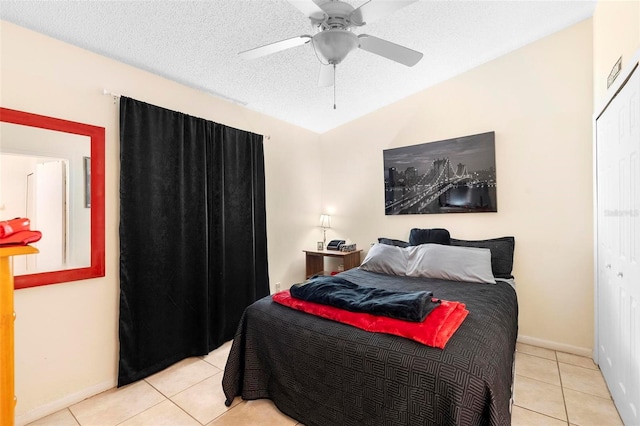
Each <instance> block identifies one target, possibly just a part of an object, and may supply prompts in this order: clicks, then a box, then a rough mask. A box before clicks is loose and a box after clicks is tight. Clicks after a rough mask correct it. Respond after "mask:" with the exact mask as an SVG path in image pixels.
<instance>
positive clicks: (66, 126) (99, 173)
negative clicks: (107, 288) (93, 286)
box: [0, 107, 105, 290]
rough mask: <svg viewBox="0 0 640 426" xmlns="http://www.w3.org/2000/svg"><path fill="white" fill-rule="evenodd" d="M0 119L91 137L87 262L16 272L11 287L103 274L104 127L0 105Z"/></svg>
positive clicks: (30, 285)
mask: <svg viewBox="0 0 640 426" xmlns="http://www.w3.org/2000/svg"><path fill="white" fill-rule="evenodd" d="M0 121H2V122H5V123H13V124H21V125H23V126H31V127H38V128H41V129H48V130H55V131H58V132H64V133H72V134H75V135H82V136H88V137H89V138H90V139H91V266H89V267H86V268H75V269H63V270H59V271H52V272H41V273H37V274H27V275H18V276H16V277H15V279H14V284H15V289H16V290H18V289H21V288H28V287H37V286H41V285H48V284H57V283H63V282H68V281H77V280H86V279H88V278H97V277H104V275H105V240H104V195H105V191H104V165H105V159H104V144H105V137H104V134H105V131H104V127H98V126H92V125H90V124H83V123H76V122H74V121H67V120H62V119H59V118H53V117H46V116H44V115H37V114H31V113H28V112H23V111H17V110H13V109H9V108H1V107H0Z"/></svg>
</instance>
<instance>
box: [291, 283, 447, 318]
mask: <svg viewBox="0 0 640 426" xmlns="http://www.w3.org/2000/svg"><path fill="white" fill-rule="evenodd" d="M290 292H291V296H292V297H295V298H298V299H302V300H306V301H308V302H315V303H321V304H323V305H330V306H334V307H337V308H341V309H346V310H348V311H351V312H365V313H368V314H372V315H382V316H386V317H390V318H396V319H400V320H404V321H414V322H421V321H424V319H425V317H426V316H427V315H428V314H429V312H431V311H432V310H433V309H434V308H435V307H436V306H438V305H439V304H440V301H439V300H437V301H435V302H434V301H432V300H431V299H432V297H433V293H432V292H430V291H426V290H425V291H393V290H387V289H382V288H374V287H365V286H361V285H358V284H355V283H352V282H351V281H347V280H345V279H344V278H340V277H335V276H334V277H320V276H318V277H313V278H312V279H311V280H310V281H309V282H307V283H302V284H294V285H293V286H291V290H290Z"/></svg>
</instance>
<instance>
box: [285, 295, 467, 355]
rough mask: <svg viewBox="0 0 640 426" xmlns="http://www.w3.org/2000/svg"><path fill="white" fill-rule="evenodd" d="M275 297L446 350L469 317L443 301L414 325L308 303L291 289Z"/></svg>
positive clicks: (460, 307) (324, 315)
mask: <svg viewBox="0 0 640 426" xmlns="http://www.w3.org/2000/svg"><path fill="white" fill-rule="evenodd" d="M272 298H273V301H274V302H277V303H280V304H281V305H284V306H288V307H290V308H293V309H297V310H299V311H303V312H306V313H309V314H313V315H317V316H319V317H322V318H327V319H330V320H333V321H338V322H342V323H344V324H349V325H352V326H354V327H358V328H361V329H363V330H367V331H373V332H377V333H386V334H393V335H395V336H401V337H406V338H407V339H411V340H415V341H416V342H420V343H422V344H425V345H427V346H433V347H436V348H440V349H444V346H445V345H446V344H447V342H448V341H449V338H450V337H451V336H452V335H453V333H455V331H456V330H457V329H458V327H460V324H462V321H464V319H465V318H466V317H467V315H468V314H469V311H468V310H467V309H466V308H465V305H464V304H463V303H459V302H449V301H446V300H442V303H441V304H440V305H439V306H438V307H436V308H435V309H434V310H433V311H432V312H431V313H430V314H429V315H427V317H426V318H425V320H424V321H423V322H410V321H402V320H398V319H395V318H389V317H383V316H376V315H371V314H363V313H356V312H350V311H346V310H344V309H339V308H334V307H333V306H328V305H321V304H319V303H313V302H307V301H306V300H301V299H296V298H294V297H291V294H290V293H289V290H284V291H281V292H279V293H276V294H274V295H273V296H272Z"/></svg>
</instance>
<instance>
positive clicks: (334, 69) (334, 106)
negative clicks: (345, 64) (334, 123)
mask: <svg viewBox="0 0 640 426" xmlns="http://www.w3.org/2000/svg"><path fill="white" fill-rule="evenodd" d="M333 109H336V64H333Z"/></svg>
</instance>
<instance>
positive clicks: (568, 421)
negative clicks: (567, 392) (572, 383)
mask: <svg viewBox="0 0 640 426" xmlns="http://www.w3.org/2000/svg"><path fill="white" fill-rule="evenodd" d="M553 354H554V355H555V357H556V368H557V369H558V377H559V378H560V392H562V405H564V414H565V415H566V416H567V425H570V424H571V420H570V419H569V410H568V409H567V399H566V398H565V396H564V385H563V384H562V373H561V372H560V361H558V354H557V352H556V351H553Z"/></svg>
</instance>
